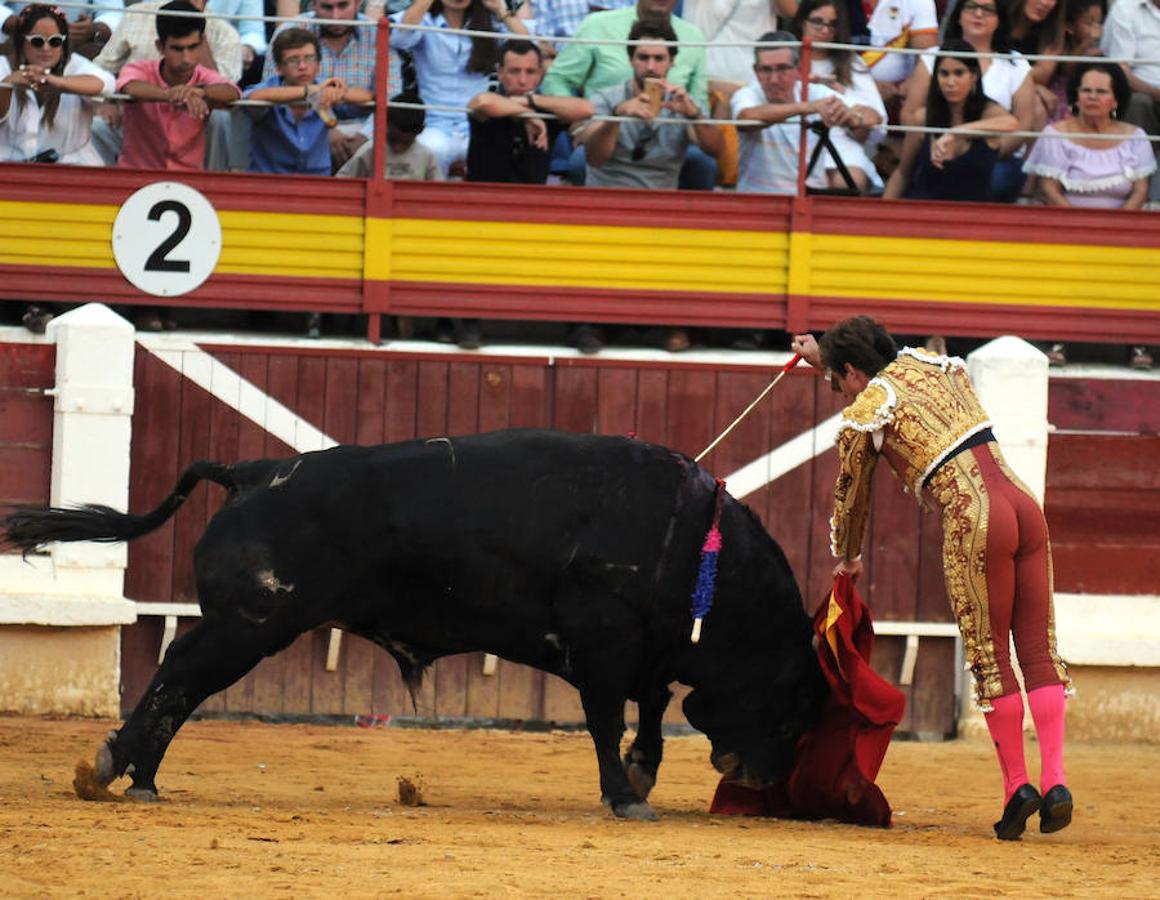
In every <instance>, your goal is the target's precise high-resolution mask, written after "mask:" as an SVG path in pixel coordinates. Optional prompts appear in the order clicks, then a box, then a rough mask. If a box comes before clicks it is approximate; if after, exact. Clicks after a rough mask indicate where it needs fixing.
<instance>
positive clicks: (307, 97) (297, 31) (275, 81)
mask: <svg viewBox="0 0 1160 900" xmlns="http://www.w3.org/2000/svg"><path fill="white" fill-rule="evenodd" d="M271 53H272V55H273V57H274V64H275V67H276V69H277V74H276V75H274V76H273V77H271V78H268V79H266V80H265V81H262V82H259V83H258V84H256V85H254V86H253V87H251V88H250V89H248V90H247V91H246V93H245V97H246V99H247V100H266V101H269V102H270V103H274V104H277V105H275V106H257V107H255V106H248V107H246V108H245V109H246V114H247V115H248V116H249V117H250V118H251V119H252V120H253V131H252V134H251V137H250V171H251V172H278V173H283V174H295V173H301V174H307V175H329V174H330V172H331V156H330V145H329V141H328V132H329V129H330V128H332V127H334V124H335V123H336V121H337V115H338V114H339V110H337V109H336V107H339V106H341V105H342V104H351V103H364V102H367V101H369V100H372V99H373V98H374V95H373V94H371V92H370V91H368V90H366V89H364V88H356V87H349V86H347V84H346V82H345V81H343V80H342V79H341V78H328V79H326V80H325V81H323V82H321V83H318V72H319V68H320V65H321V56H322V53H321V51H320V49H319V45H318V36H317V35H316V34H314V32H312V31H307V30H306V29H304V28H288V29H286V30H285V31H282V32H279V34H278V35H277V36H276V37H275V38H274V43H273V45H272V46H271ZM289 104H293V105H289Z"/></svg>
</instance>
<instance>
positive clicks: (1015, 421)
mask: <svg viewBox="0 0 1160 900" xmlns="http://www.w3.org/2000/svg"><path fill="white" fill-rule="evenodd" d="M967 371H968V372H969V373H970V376H971V381H972V382H974V385H975V390H976V391H977V392H978V394H979V399H980V400H982V401H983V408H984V409H986V410H987V412H988V413H989V414H990V416H991V421H992V422H993V423H994V431H995V437H996V438H997V439H998V441H999V446H1000V447H1002V448H1003V456H1004V457H1005V458H1006V460H1007V463H1008V464H1009V465H1010V466H1011V468H1012V469H1013V470H1014V472H1015V474H1016V475H1018V476H1019V477H1020V478H1022V479H1023V481H1024V482H1025V483H1026V484H1027V487H1029V488H1030V489H1031V492H1032V493H1033V494H1035V496H1036V497H1037V498H1038V499H1039V502H1040V503H1043V494H1044V489H1045V487H1046V484H1047V432H1048V424H1047V356H1046V355H1045V354H1044V353H1042V352H1041V351H1039V350H1037V349H1036V348H1035V347H1033V346H1032V345H1031V344H1029V343H1027V341H1025V340H1023V339H1022V338H1017V337H1011V336H1006V337H1001V338H996V339H995V340H993V341H991V342H990V343H988V344H984V345H983V346H982V347H980V348H979V349H978V350H976V351H975V352H974V353H972V354H970V356H969V357H968V358H967Z"/></svg>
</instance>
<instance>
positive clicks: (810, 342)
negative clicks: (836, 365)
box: [789, 334, 826, 369]
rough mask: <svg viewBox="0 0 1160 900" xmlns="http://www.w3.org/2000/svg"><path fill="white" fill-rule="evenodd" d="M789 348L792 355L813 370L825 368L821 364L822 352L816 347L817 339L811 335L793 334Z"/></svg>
mask: <svg viewBox="0 0 1160 900" xmlns="http://www.w3.org/2000/svg"><path fill="white" fill-rule="evenodd" d="M789 346H790V349H791V350H793V352H794V353H796V354H797V355H798V356H800V357H801V358H802V359H804V360H805V361H806V362H808V363H809V364H810V365H811V366H813V367H814V368H815V369H824V368H825V367H826V366H825V364H824V363H823V362H822V351H821V349H820V348H819V347H818V342H817V339H816V338H815V337H814V336H813V335H812V334H795V335H794V336H793V341H791V342H790V345H789Z"/></svg>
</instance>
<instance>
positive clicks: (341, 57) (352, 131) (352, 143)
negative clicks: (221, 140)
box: [262, 0, 399, 168]
mask: <svg viewBox="0 0 1160 900" xmlns="http://www.w3.org/2000/svg"><path fill="white" fill-rule="evenodd" d="M311 19H349V20H350V21H352V22H354V21H358V22H367V23H370V22H371V21H372V20H371V19H368V18H367V17H366V16H364V15H362V14H361V13H360V12H359V11H358V0H314V2H313V8H312V9H311V10H310V11H309V12H306V13H303V14H302V16H301V18H299V19H297V20H295V21H294V22H283V23H282V24H281V25H279V26H278V29H277V30H276V31H275V32H274V35H273V37H271V39H270V42H271V43H273V40H274V38H276V37H278V35H279V34H280V33H281V32H283V31H285V30H286V29H287V28H305V29H306V30H307V31H313V32H314V33H315V34H317V35H318V43H319V46H320V47H321V48H322V66H321V69H320V71H319V76H318V77H319V79H320V80H322V81H325V80H326V79H328V78H341V79H342V80H343V81H344V82H346V85H347V87H352V88H365V89H366V90H368V91H371V92H372V93H373V92H374V89H375V28H374V27H373V26H372V25H369V24H368V25H348V26H342V25H319V24H316V23H314V22H311V21H310V20H311ZM390 66H391V69H390V72H389V73H388V75H387V96H388V97H390V96H393V95H394V93H395V91H396V90H397V86H398V84H399V77H398V68H399V63H398V56H397V54H396V53H395V52H394V51H391V60H390ZM276 74H277V73H276V72H275V67H274V58H273V54H266V63H265V66H264V68H263V69H262V78H263V80H268V79H270V78H272V77H274V75H276ZM369 112H370V111H369V110H367V109H363V110H361V111H357V110H350V111H347V112H346V113H345V114H340V117H339V118H340V121H339V123H338V127H336V128H332V129H331V130H330V156H331V160H332V162H333V163H334V165H335V167H336V168H337V167H339V166H341V165H342V164H343V163H345V162H346V161H347V160H348V159H350V158H351V156H353V155H354V152H355V151H356V150H358V148H359V147H360V146H361V145H362V144H363V143H364V142H365V141H366V140H367V137H368V131H369V129H368V128H366V127H364V125H365V124H366V120H367V116H368V115H369Z"/></svg>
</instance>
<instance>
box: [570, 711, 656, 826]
mask: <svg viewBox="0 0 1160 900" xmlns="http://www.w3.org/2000/svg"><path fill="white" fill-rule="evenodd" d="M580 701H581V703H582V704H583V705H584V718H585V720H586V721H587V723H588V733H589V734H590V735H592V743H593V744H594V745H595V747H596V763H597V765H598V766H599V767H600V794H601V800H602V801H603V802H604V804H605V805H606V806H608V807H610V808H611V809H612V811H613V812H614V813H615V814H616V815H617V816H619V817H620V818H622V819H647V820H649V821H652V820H655V819H656V817H657V814H656V813H655V812H654V811H653V808H652V807H651V806H649V804H648V801H646V800H642V799H641V798H640V797H639V796H637V793H636V791H634V790H633V789H632V785H631V784H630V783H629V781H628V776H627V774H626V773H625V771H624V767H623V766H622V765H621V763H620V739H621V738H622V737H623V736H624V701H625V698H624V697H620V698H619V699H618V698H616V697H612V696H609V695H608V694H606V693H603V692H600V691H597V690H593V689H588V690H585V689H584V688H581V689H580Z"/></svg>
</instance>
